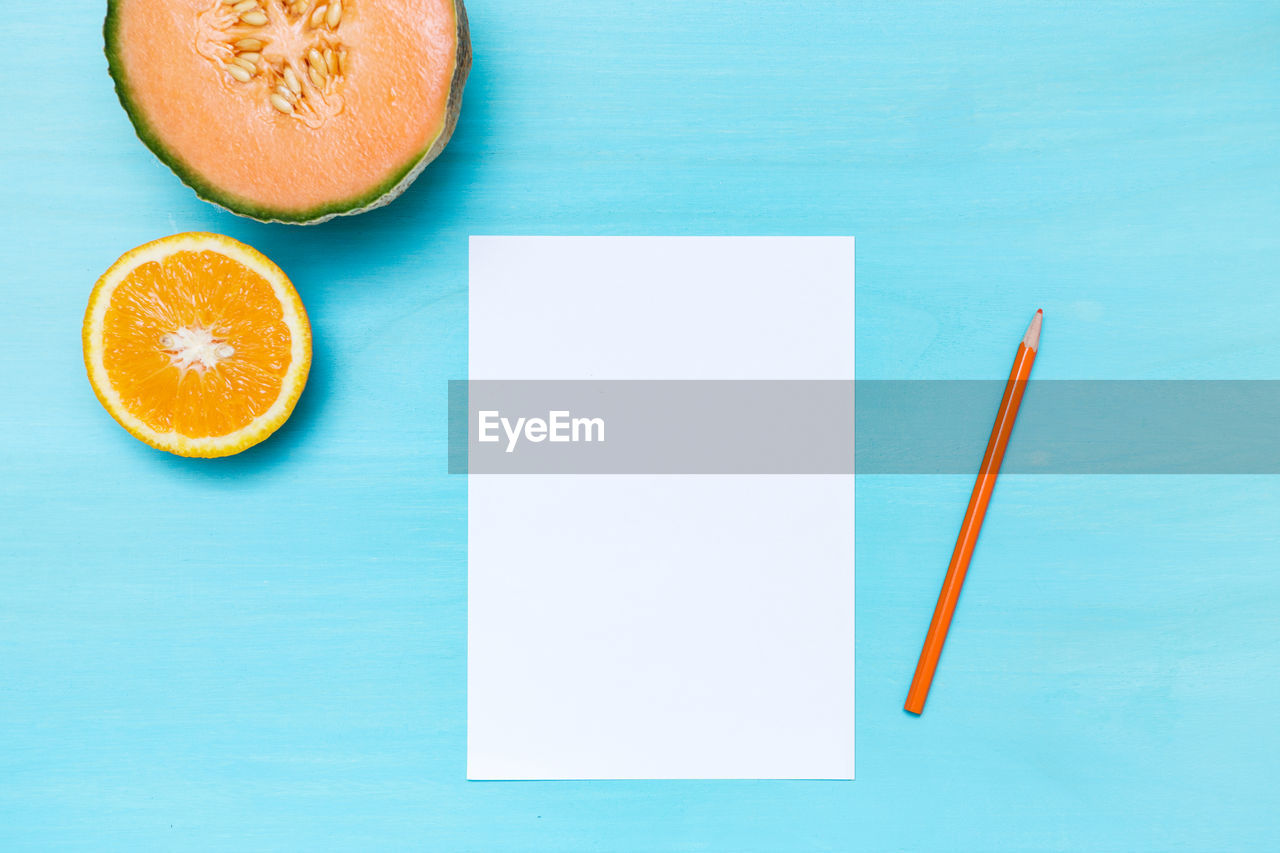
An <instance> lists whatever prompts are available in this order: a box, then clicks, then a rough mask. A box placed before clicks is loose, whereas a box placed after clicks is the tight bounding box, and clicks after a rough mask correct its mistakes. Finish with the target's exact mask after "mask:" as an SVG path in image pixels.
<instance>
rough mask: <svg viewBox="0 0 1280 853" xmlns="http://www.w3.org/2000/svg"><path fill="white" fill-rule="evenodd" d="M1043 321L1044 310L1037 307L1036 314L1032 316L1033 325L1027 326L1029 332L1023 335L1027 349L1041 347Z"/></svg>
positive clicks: (1023, 341)
mask: <svg viewBox="0 0 1280 853" xmlns="http://www.w3.org/2000/svg"><path fill="white" fill-rule="evenodd" d="M1043 322H1044V310H1043V309H1036V316H1034V317H1032V318H1031V325H1030V326H1027V333H1026V334H1025V335H1023V336H1022V343H1023V345H1024V346H1026V348H1027V349H1034V350H1038V349H1039V348H1040V325H1041V323H1043Z"/></svg>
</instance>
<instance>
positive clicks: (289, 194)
mask: <svg viewBox="0 0 1280 853" xmlns="http://www.w3.org/2000/svg"><path fill="white" fill-rule="evenodd" d="M103 32H104V36H105V38H106V53H107V61H108V64H109V66H110V69H111V76H112V78H113V79H114V80H115V84H116V92H117V94H118V95H119V96H120V103H121V104H123V105H124V108H125V110H126V111H127V112H128V113H129V117H130V118H131V119H132V120H133V124H134V127H135V128H136V130H137V132H138V136H139V137H140V138H141V139H142V141H143V142H145V143H146V144H147V146H148V147H150V148H151V150H152V151H154V152H155V154H156V155H157V156H158V157H159V158H160V159H161V160H163V161H164V162H165V163H166V164H167V165H168V166H169V167H170V168H171V169H173V171H174V172H175V173H176V174H177V175H178V177H180V178H181V179H182V180H183V181H184V182H185V183H187V184H188V185H189V186H191V188H192V189H194V190H195V191H196V194H197V195H199V196H200V197H201V198H203V199H205V200H207V201H211V202H213V203H214V204H217V205H221V206H222V207H225V208H227V209H228V210H230V211H232V212H234V213H239V214H241V215H244V216H250V217H253V218H254V219H260V220H264V221H279V222H295V223H315V222H322V221H324V220H326V219H329V218H331V217H334V216H339V215H343V214H351V213H360V212H363V211H366V210H370V209H372V208H375V207H379V206H381V205H383V204H386V203H387V202H389V201H391V200H392V199H394V198H395V197H396V196H398V195H399V194H400V193H401V192H403V191H404V189H405V188H406V187H407V186H408V185H409V184H410V183H412V182H413V180H414V179H415V178H416V177H417V176H418V175H419V174H420V173H421V171H422V169H423V168H424V167H425V166H426V165H427V164H428V163H429V162H431V161H432V160H433V159H435V157H436V156H437V155H438V154H439V153H440V151H441V150H442V149H443V148H444V146H445V144H446V143H447V142H448V141H449V137H450V135H451V134H452V133H453V127H454V124H455V122H456V121H457V118H458V110H459V108H460V107H461V105H462V88H463V85H464V84H465V82H466V79H467V72H468V70H469V69H470V67H471V42H470V39H469V36H468V30H467V15H466V10H465V9H464V8H463V5H462V0H108V3H107V18H106V23H105V25H104V27H103Z"/></svg>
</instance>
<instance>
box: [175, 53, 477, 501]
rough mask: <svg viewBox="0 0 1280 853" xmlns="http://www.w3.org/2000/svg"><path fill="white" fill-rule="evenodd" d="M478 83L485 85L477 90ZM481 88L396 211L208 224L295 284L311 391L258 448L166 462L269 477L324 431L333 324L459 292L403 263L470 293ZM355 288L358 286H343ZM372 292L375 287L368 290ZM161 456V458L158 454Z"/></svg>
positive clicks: (221, 216) (225, 475) (211, 474)
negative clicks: (327, 334)
mask: <svg viewBox="0 0 1280 853" xmlns="http://www.w3.org/2000/svg"><path fill="white" fill-rule="evenodd" d="M476 83H479V84H480V85H479V86H477V85H475V84H476ZM483 88H484V81H483V80H477V79H476V72H475V70H473V72H472V79H471V81H470V82H469V83H468V86H467V92H468V94H470V95H472V97H470V98H467V99H466V100H465V101H464V104H463V109H462V112H461V114H460V115H459V119H458V125H457V128H456V129H455V131H454V135H453V138H452V140H451V141H450V143H449V146H448V147H447V148H446V149H445V150H444V152H443V153H442V154H441V155H440V157H438V158H437V159H436V160H435V161H434V162H432V163H431V164H429V165H428V166H427V168H426V169H425V170H424V171H423V173H422V174H421V175H420V176H419V177H418V179H417V180H416V181H414V183H413V184H412V185H410V186H409V188H408V189H407V190H405V192H404V193H403V194H402V195H401V196H400V197H399V198H397V199H395V200H394V201H392V202H391V203H390V204H388V205H386V206H384V207H381V208H379V209H377V210H372V211H369V212H368V213H363V214H360V215H357V216H339V217H336V218H334V219H331V220H329V221H328V222H325V223H321V224H319V225H284V224H280V223H262V222H256V221H254V220H251V219H245V218H243V217H239V216H235V215H234V214H231V213H228V212H225V211H216V212H215V211H212V210H211V213H210V215H209V217H208V219H207V220H206V221H205V222H204V223H203V224H202V227H204V228H206V229H207V230H211V231H217V232H220V233H223V234H227V235H229V236H231V237H235V238H236V239H237V240H241V241H243V242H245V243H248V244H249V245H251V246H254V247H255V248H257V249H259V250H260V251H262V253H263V254H265V255H266V256H267V257H269V258H271V259H272V260H273V261H275V262H276V263H277V264H278V265H279V266H280V268H281V269H283V270H284V271H285V274H286V275H288V276H289V277H290V279H291V280H292V281H293V283H294V285H295V286H296V287H297V289H298V292H299V294H300V295H301V297H302V302H303V304H304V305H305V306H306V307H307V312H308V314H309V315H310V318H311V325H312V331H313V345H312V346H313V353H312V361H311V373H310V375H309V377H308V379H307V387H306V389H305V390H304V391H303V392H302V396H301V397H300V398H299V399H298V404H297V406H296V407H295V408H294V411H293V414H292V416H291V417H290V418H289V420H288V421H286V422H285V423H284V425H283V426H281V428H280V429H279V430H277V431H276V433H275V434H274V435H272V436H270V437H269V438H267V439H266V440H265V441H263V442H262V443H261V444H258V445H256V446H254V447H251V448H249V449H248V450H245V451H244V452H242V453H239V454H236V455H234V456H229V457H225V458H221V459H212V460H206V459H185V458H182V457H177V456H171V455H170V454H167V453H160V454H154V455H158V456H160V457H163V462H162V463H161V464H164V465H168V466H172V467H175V468H180V469H182V470H184V471H189V472H191V474H192V476H197V477H201V478H206V479H209V480H213V481H217V480H233V479H238V478H243V477H251V476H254V475H256V474H259V473H265V472H267V471H270V470H272V469H274V468H276V467H277V466H279V465H281V464H282V463H284V462H285V461H286V460H288V459H289V458H291V457H293V456H295V455H296V454H297V453H298V451H299V448H300V447H301V446H302V445H303V443H304V442H305V441H308V440H309V437H310V436H311V435H312V434H313V433H314V432H316V431H317V430H318V425H319V421H320V419H321V418H322V417H323V412H324V410H325V408H326V407H327V406H328V405H329V402H330V395H331V394H332V393H333V387H334V383H335V381H336V382H339V383H340V382H341V381H342V378H341V377H340V376H338V375H337V372H338V371H340V370H342V369H343V368H341V367H340V366H337V365H335V364H334V362H333V360H332V356H331V353H330V351H329V349H328V348H327V347H326V345H325V340H324V332H323V329H324V327H325V326H326V325H327V323H326V318H328V317H331V316H339V315H340V314H341V312H343V311H345V310H347V309H349V308H351V307H352V306H353V305H354V304H356V303H358V302H360V301H363V300H366V299H369V298H379V293H380V292H381V291H383V290H384V289H385V288H392V287H397V286H400V287H412V288H418V293H419V295H422V294H423V293H424V292H426V293H428V294H430V293H431V291H435V295H436V296H443V295H445V294H446V293H449V292H456V289H457V288H456V283H454V282H450V281H442V280H440V279H439V278H438V277H433V276H431V275H430V274H429V272H428V274H426V275H425V276H424V275H423V273H422V270H421V268H420V267H416V268H413V270H414V271H413V272H412V276H413V278H409V277H407V276H406V274H405V269H406V268H405V267H404V266H403V265H402V264H401V262H402V261H403V259H405V258H410V257H421V256H422V255H423V254H424V253H425V254H426V255H427V256H428V257H430V256H432V255H433V254H434V255H437V256H440V257H441V258H442V262H441V264H440V269H442V270H449V271H451V274H454V275H456V274H457V271H458V270H459V269H460V270H461V275H462V276H463V278H464V281H463V285H464V286H465V276H466V264H465V262H464V263H462V264H461V265H458V264H457V263H456V261H455V260H454V259H452V258H449V257H448V255H449V254H450V253H453V252H458V253H461V255H462V257H464V258H465V253H466V251H467V241H466V236H467V234H468V233H469V230H470V223H469V221H468V219H467V215H466V209H465V208H466V199H467V197H468V194H469V192H470V191H471V188H472V186H473V185H474V184H475V183H476V182H477V180H478V174H479V170H480V169H481V168H482V165H483V162H484V152H483V145H482V143H481V142H480V140H483V139H485V138H486V136H487V134H488V132H489V131H488V128H489V108H488V104H489V102H490V100H491V99H490V98H488V97H485V93H484V92H483V91H481V90H482V89H483ZM351 281H356V282H358V283H359V286H351V287H344V286H343V285H344V283H345V282H351ZM370 285H373V286H372V287H370ZM153 453H154V452H153Z"/></svg>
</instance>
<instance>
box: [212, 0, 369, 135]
mask: <svg viewBox="0 0 1280 853" xmlns="http://www.w3.org/2000/svg"><path fill="white" fill-rule="evenodd" d="M264 1H265V0H218V2H219V4H221V5H230V6H231V15H232V16H233V17H231V18H229V19H225V20H223V19H218V20H219V23H220V24H221V25H222V26H223V27H224V29H225V30H226V36H227V42H228V44H229V45H230V48H231V57H230V58H229V59H228V60H227V61H226V62H225V63H224V67H225V68H226V70H227V73H228V74H230V75H231V77H232V79H234V80H235V81H236V82H238V83H248V82H249V81H250V80H252V79H253V78H254V77H256V76H258V74H259V73H261V74H263V75H264V76H265V77H266V78H267V93H268V94H267V100H268V102H269V103H270V104H271V106H272V107H274V108H275V109H276V110H277V111H278V112H280V113H283V114H284V115H287V116H296V115H297V111H298V110H299V109H301V110H303V111H304V112H306V113H308V114H311V115H315V114H316V113H317V109H316V105H315V104H313V103H312V102H311V101H310V100H308V98H307V95H308V93H307V92H305V91H304V90H303V86H302V80H303V79H305V80H307V81H308V82H310V83H311V85H312V87H314V89H315V90H316V91H317V92H318V93H320V94H321V95H324V94H328V92H329V91H330V89H331V88H332V85H331V84H332V83H333V82H334V81H335V80H336V79H337V78H339V77H341V76H342V75H343V74H345V73H346V69H347V59H346V58H347V51H346V48H345V47H343V46H342V44H341V43H338V44H337V45H336V46H335V44H334V43H333V42H332V39H333V37H334V36H336V34H337V31H338V26H339V24H341V23H342V16H343V13H344V9H343V5H342V0H329V2H327V3H325V2H321V0H311V2H312V5H311V6H310V8H308V0H280V2H281V8H282V9H283V10H284V11H285V12H286V17H287V16H288V15H292V16H294V20H293V21H285V22H284V24H283V26H286V27H288V28H290V29H291V30H295V31H297V30H298V27H299V26H302V27H304V28H305V27H310V28H311V29H313V30H317V29H321V28H322V27H323V28H327V29H328V30H329V31H331V32H332V33H333V36H324V37H323V38H321V37H320V36H321V34H319V33H316V34H313V36H312V41H311V42H310V43H309V44H308V45H307V46H306V47H305V48H303V49H302V51H301V53H300V55H299V56H297V57H289V56H285V57H284V59H283V62H282V63H280V65H279V67H278V68H277V67H275V66H273V65H272V63H271V62H269V61H267V60H265V59H264V58H263V55H262V50H263V48H264V47H266V46H267V44H269V41H268V40H266V39H264V38H256V37H247V38H245V37H241V35H242V33H233V32H231V31H230V30H231V29H233V28H238V27H242V26H245V25H248V26H256V27H259V28H262V27H266V26H267V25H268V24H270V23H271V20H270V19H269V17H268V16H267V14H266V10H265V9H264V8H263V6H262V3H263V2H264ZM299 22H302V23H299ZM279 25H280V24H279V23H277V26H279ZM269 35H270V33H267V32H264V33H263V36H269ZM296 40H297V38H296V33H295V34H294V35H293V36H292V37H291V38H290V39H288V40H287V41H290V42H291V43H292V42H296ZM280 41H285V40H283V39H282V40H280ZM295 65H296V66H297V70H295V69H294V66H295ZM300 75H301V76H300ZM281 81H282V82H281Z"/></svg>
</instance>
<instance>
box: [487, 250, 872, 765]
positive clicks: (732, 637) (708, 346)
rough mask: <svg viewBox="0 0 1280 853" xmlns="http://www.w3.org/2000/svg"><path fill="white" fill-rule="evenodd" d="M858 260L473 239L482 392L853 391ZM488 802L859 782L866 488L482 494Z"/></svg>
mask: <svg viewBox="0 0 1280 853" xmlns="http://www.w3.org/2000/svg"><path fill="white" fill-rule="evenodd" d="M853 316H854V300H853V239H852V238H841V237H801V238H792V237H473V238H472V239H471V259H470V374H471V375H470V378H471V379H473V380H475V379H850V380H851V379H853V375H854V323H853ZM468 532H469V546H468V563H469V569H468V571H469V590H468V598H469V602H468V609H469V621H468V688H467V702H468V713H467V777H468V778H469V779H641V778H779V779H782V778H814V779H852V778H853V755H854V743H853V740H854V738H853V733H854V723H853V711H854V644H853V638H854V608H853V604H854V602H853V594H854V497H853V478H852V477H851V476H836V475H830V476H758V475H737V476H644V475H632V476H614V475H595V476H541V475H476V476H472V477H471V478H470V482H469V492H468Z"/></svg>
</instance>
